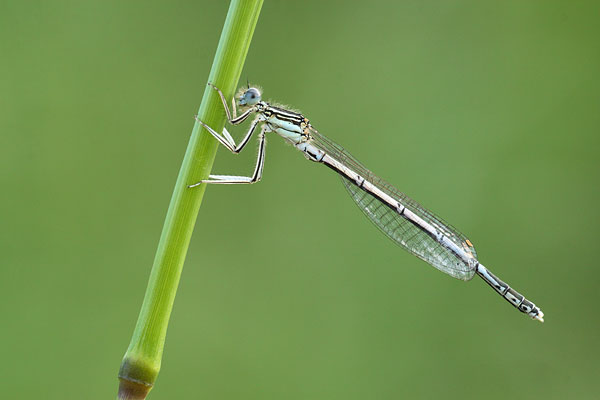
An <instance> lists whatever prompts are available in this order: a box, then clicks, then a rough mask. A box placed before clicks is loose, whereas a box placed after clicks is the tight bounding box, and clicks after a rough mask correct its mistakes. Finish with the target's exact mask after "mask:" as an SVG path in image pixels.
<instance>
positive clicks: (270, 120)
mask: <svg viewBox="0 0 600 400" xmlns="http://www.w3.org/2000/svg"><path fill="white" fill-rule="evenodd" d="M211 86H212V87H213V88H214V89H215V90H216V91H217V93H218V94H219V96H220V98H221V102H222V103H223V107H224V108H225V113H226V115H227V120H228V121H229V123H231V124H232V125H238V124H240V123H242V122H244V121H245V120H246V119H247V118H248V117H250V116H251V115H256V117H255V118H254V120H253V121H252V122H251V123H250V128H249V130H248V132H247V133H246V135H245V136H244V138H243V139H242V141H241V142H240V143H239V144H236V143H235V141H234V139H233V138H232V136H231V134H230V133H229V132H228V131H227V129H223V133H222V134H219V133H218V132H216V131H215V130H214V129H212V128H211V127H209V126H208V125H206V124H205V123H204V122H202V121H200V120H199V119H198V118H196V120H197V121H198V123H200V124H201V125H202V126H203V127H204V128H205V129H206V130H207V131H208V132H209V133H210V134H211V135H213V136H214V137H215V139H217V140H218V141H219V143H221V144H222V145H223V146H225V147H226V148H228V149H229V150H230V151H231V152H233V153H239V152H240V151H242V150H243V149H244V147H245V146H246V145H247V144H248V141H249V140H250V138H251V137H252V134H253V133H254V131H255V130H256V128H257V127H258V126H259V125H260V126H261V128H260V133H259V134H258V140H259V147H258V158H257V161H256V167H255V169H254V173H253V174H252V176H232V175H210V176H209V179H206V180H203V181H200V182H198V183H195V184H193V185H189V187H195V186H198V185H201V184H202V183H214V184H249V183H255V182H258V181H259V180H260V179H261V177H262V172H263V167H264V162H265V134H266V133H267V132H275V133H277V134H279V135H280V136H282V137H283V138H284V139H286V140H287V141H289V142H290V143H291V144H292V145H294V146H295V147H296V148H297V149H298V150H300V151H301V152H302V153H303V154H304V156H305V157H306V158H307V159H309V160H311V161H314V162H317V163H321V164H324V165H326V166H327V167H329V168H331V169H332V170H334V171H335V172H337V173H338V174H339V175H340V176H341V178H342V182H343V183H344V186H345V187H346V189H347V190H348V192H349V193H350V196H352V198H353V199H354V201H355V202H356V204H358V206H359V207H360V208H361V210H362V211H363V212H364V213H365V215H366V216H367V217H369V219H371V221H372V222H373V223H374V224H375V225H376V226H377V227H378V228H379V229H380V230H381V231H382V232H383V233H385V234H386V235H387V236H388V237H389V238H390V239H392V240H393V241H394V242H396V243H397V244H399V245H400V246H402V247H404V248H405V249H406V250H408V251H409V252H411V253H412V254H414V255H416V256H417V257H419V258H421V259H422V260H424V261H426V262H427V263H429V264H430V265H432V266H434V267H435V268H437V269H439V270H440V271H442V272H445V273H447V274H448V275H450V276H452V277H454V278H457V279H462V280H465V281H468V280H470V279H471V278H473V276H474V275H475V274H477V275H479V276H480V277H481V278H482V279H483V280H484V281H485V282H486V283H487V284H488V285H490V286H491V287H492V288H494V289H495V290H496V291H497V292H498V293H499V294H500V295H501V296H502V297H504V298H505V299H506V300H507V301H508V302H509V303H511V304H512V305H513V306H515V307H516V308H517V309H518V310H519V311H521V312H523V313H525V314H527V315H529V316H530V317H532V318H534V319H537V320H538V321H541V322H544V313H543V312H542V310H540V309H539V308H538V307H536V305H535V304H533V303H532V302H531V301H529V300H527V299H526V298H525V297H524V296H523V295H521V294H520V293H518V292H517V291H515V290H513V289H512V288H511V287H510V286H508V285H507V284H506V283H504V282H503V281H501V280H500V279H498V278H497V277H496V276H495V275H494V274H492V273H491V272H490V271H489V270H488V269H487V268H485V267H484V266H483V265H481V264H480V263H479V261H478V260H477V254H476V253H475V248H474V247H473V244H472V243H471V242H470V241H469V239H467V238H466V237H465V236H464V235H463V234H462V233H460V232H458V231H457V230H456V229H454V228H453V227H452V226H450V225H449V224H447V223H445V222H444V221H443V220H442V219H441V218H439V217H437V216H436V215H434V214H433V213H432V212H430V211H428V210H427V209H426V208H424V207H422V206H421V205H419V204H418V203H417V202H416V201H414V200H412V199H410V198H409V197H408V196H406V195H405V194H403V193H401V192H400V191H399V190H398V189H396V188H395V187H394V186H392V185H390V184H389V183H387V182H385V181H384V180H382V179H381V178H379V177H377V176H376V175H375V174H373V173H372V172H371V171H369V170H368V169H367V168H365V167H364V166H363V165H362V164H361V163H360V162H358V161H357V160H356V159H355V158H354V157H352V156H351V155H350V154H349V153H348V152H346V151H345V150H344V149H343V148H342V147H340V146H339V145H337V144H335V143H334V142H332V141H331V140H329V139H328V138H326V137H325V136H323V135H321V134H320V133H319V132H317V131H316V129H314V128H313V127H312V125H311V124H310V122H309V120H308V119H307V118H305V117H304V116H303V115H302V114H300V113H297V112H294V111H290V110H286V109H285V108H282V107H276V106H274V105H271V104H269V103H267V102H265V101H263V100H262V99H261V93H260V91H259V90H258V89H257V88H255V87H250V85H248V87H247V88H243V89H242V90H240V92H239V93H238V95H236V97H234V98H233V99H232V109H231V110H230V109H229V106H228V105H227V100H226V99H225V96H224V95H223V93H222V92H221V90H219V89H218V88H217V87H216V86H214V85H212V84H211ZM238 106H239V107H241V110H242V113H241V114H240V115H239V116H238V115H237V107H238Z"/></svg>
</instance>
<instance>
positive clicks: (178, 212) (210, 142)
mask: <svg viewBox="0 0 600 400" xmlns="http://www.w3.org/2000/svg"><path fill="white" fill-rule="evenodd" d="M262 3H263V1H262V0H232V1H231V5H230V7H229V11H228V13H227V18H226V20H225V25H224V27H223V32H222V34H221V39H220V40H219V45H218V48H217V52H216V55H215V59H214V61H213V65H212V68H211V71H210V75H209V82H211V83H213V84H215V85H216V86H217V87H219V88H220V89H221V90H222V91H223V93H224V94H225V95H226V96H227V97H228V98H231V97H232V96H233V93H234V90H235V88H236V86H237V82H238V80H239V77H240V74H241V72H242V67H243V65H244V60H245V58H246V54H247V52H248V47H249V46H250V41H251V39H252V34H253V32H254V27H255V26H256V22H257V20H258V15H259V13H260V9H261V6H262ZM198 116H199V118H200V119H201V120H202V121H204V122H206V123H207V124H208V125H209V126H212V127H214V128H215V129H216V130H217V131H219V132H220V131H221V130H222V129H223V126H224V124H225V114H224V112H223V106H222V105H221V102H220V100H219V97H218V95H217V93H216V92H215V91H214V90H213V89H211V88H209V87H207V88H206V89H205V91H204V97H203V98H202V103H201V105H200V110H199V111H198ZM200 128H201V127H200V125H199V124H198V123H197V122H196V124H195V125H194V129H193V130H192V136H191V138H190V141H189V143H188V147H187V150H186V152H185V157H184V159H183V164H182V165H181V169H180V171H179V176H178V177H177V182H176V183H175V189H174V191H173V196H172V197H171V203H170V204H169V210H168V212H167V217H166V219H165V223H164V226H163V230H162V234H161V236H160V241H159V243H158V249H157V251H156V256H155V258H154V264H153V266H152V272H151V273H150V280H149V282H148V287H147V289H146V295H145V296H144V303H143V304H142V309H141V311H140V315H139V317H138V321H137V324H136V327H135V330H134V332H133V337H132V338H131V343H130V344H129V348H128V349H127V352H126V353H125V356H124V358H123V361H122V363H121V369H120V370H119V380H120V384H119V399H144V398H146V395H147V394H148V392H149V391H150V389H151V388H152V386H153V385H154V382H155V380H156V377H157V375H158V371H159V370H160V363H161V358H162V353H163V347H164V342H165V336H166V333H167V325H168V323H169V317H170V315H171V309H172V307H173V301H174V300H175V293H176V291H177V286H178V284H179V277H180V276H181V270H182V268H183V262H184V260H185V256H186V253H187V249H188V245H189V242H190V238H191V236H192V231H193V229H194V225H195V223H196V217H197V215H198V210H199V208H200V204H201V203H202V197H203V195H204V190H205V187H206V185H201V186H200V187H197V188H194V189H189V188H188V187H187V186H188V185H189V184H192V183H196V182H198V181H200V180H202V179H205V178H207V177H208V175H209V173H210V170H211V168H212V164H213V161H214V158H215V153H216V150H217V141H216V140H215V139H214V138H213V137H212V136H210V134H208V133H207V132H206V131H204V130H201V129H200Z"/></svg>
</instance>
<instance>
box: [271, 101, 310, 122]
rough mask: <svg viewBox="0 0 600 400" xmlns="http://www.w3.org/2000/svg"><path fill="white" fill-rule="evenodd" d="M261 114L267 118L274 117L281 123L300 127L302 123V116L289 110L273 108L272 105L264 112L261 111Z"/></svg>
mask: <svg viewBox="0 0 600 400" xmlns="http://www.w3.org/2000/svg"><path fill="white" fill-rule="evenodd" d="M263 113H264V114H265V116H267V117H270V116H272V115H274V116H275V117H276V118H277V119H280V120H282V121H288V122H293V123H295V124H298V125H300V123H302V121H304V116H303V115H302V114H300V113H296V112H293V111H289V110H284V109H283V108H279V107H274V106H272V105H268V106H267V107H266V109H265V111H263Z"/></svg>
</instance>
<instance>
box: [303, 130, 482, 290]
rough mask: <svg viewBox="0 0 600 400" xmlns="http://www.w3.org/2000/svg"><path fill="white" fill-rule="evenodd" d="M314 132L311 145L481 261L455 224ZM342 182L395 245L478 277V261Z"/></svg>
mask: <svg viewBox="0 0 600 400" xmlns="http://www.w3.org/2000/svg"><path fill="white" fill-rule="evenodd" d="M311 133H312V141H311V143H312V144H313V145H315V146H316V147H318V148H319V149H320V150H322V151H324V152H325V153H327V154H329V155H330V156H331V157H333V158H335V159H337V160H338V161H340V162H342V163H344V164H345V165H346V166H348V167H349V168H351V169H353V170H354V171H355V172H357V173H358V174H360V176H362V177H364V178H365V179H366V180H367V181H369V182H371V183H372V184H373V185H375V186H377V187H378V188H379V189H381V190H382V191H384V192H385V193H387V194H388V195H390V196H392V197H393V198H394V199H396V200H397V201H399V202H400V203H401V204H402V205H404V206H405V207H406V208H407V209H409V210H411V211H412V212H413V213H415V214H416V215H417V216H419V217H420V218H422V219H423V220H425V221H426V222H428V223H429V224H431V225H433V226H434V227H435V228H436V229H437V230H439V231H440V232H442V234H443V235H444V236H446V237H447V238H448V239H449V240H451V241H452V242H453V243H454V244H456V245H457V246H458V247H459V248H462V249H464V250H465V251H466V252H467V253H470V254H471V255H472V256H473V260H476V259H477V253H476V252H475V248H474V247H473V245H472V244H471V242H470V241H469V240H468V239H467V238H466V237H465V236H464V235H463V234H461V233H460V232H458V231H457V230H456V229H454V228H453V227H452V226H451V225H449V224H447V223H445V222H444V221H443V220H442V219H441V218H439V217H437V216H435V215H434V214H433V213H432V212H430V211H429V210H427V209H426V208H425V207H423V206H421V205H420V204H419V203H417V202H416V201H414V200H412V199H411V198H409V197H408V196H406V195H405V194H403V193H402V192H400V191H399V190H398V189H396V188H395V187H394V186H392V185H391V184H389V183H387V182H385V181H384V180H383V179H381V178H379V177H377V176H376V175H374V174H373V173H372V172H371V171H369V170H368V169H367V168H365V167H364V166H363V165H362V164H361V163H360V162H358V160H356V159H355V158H354V157H352V155H350V154H349V153H348V152H347V151H345V150H344V149H343V148H342V147H341V146H339V145H338V144H336V143H334V142H333V141H331V140H330V139H328V138H326V137H325V136H323V135H321V134H319V133H318V132H317V131H316V130H314V129H313V130H312V132H311ZM342 182H343V183H344V186H345V187H346V189H347V190H348V192H349V193H350V196H352V198H353V199H354V201H355V202H356V204H358V206H359V207H360V209H361V210H362V211H363V212H364V213H365V215H366V216H367V217H369V219H370V220H371V221H372V222H373V223H374V224H375V225H376V226H377V227H378V228H379V229H380V230H381V231H382V232H383V233H385V234H386V235H387V236H388V237H389V238H390V239H392V240H393V241H394V242H396V243H397V244H399V245H400V246H402V247H404V248H405V249H406V250H408V251H409V252H411V253H412V254H414V255H416V256H417V257H419V258H420V259H422V260H424V261H426V262H427V263H429V264H430V265H432V266H433V267H435V268H437V269H439V270H440V271H442V272H445V273H447V274H448V275H450V276H452V277H454V278H457V279H462V280H470V279H471V278H472V277H473V275H474V274H475V266H476V264H477V263H476V262H474V263H470V264H469V263H466V262H465V261H463V260H462V259H460V258H458V257H457V256H456V255H455V254H454V253H453V252H452V251H450V250H449V249H448V248H447V247H445V246H443V245H441V244H440V243H439V242H438V241H437V240H435V239H434V238H432V237H431V236H429V235H428V234H427V233H425V232H423V231H422V230H421V229H419V228H418V227H416V226H415V225H414V224H413V223H412V222H410V221H409V220H407V219H405V218H404V217H402V216H401V215H400V214H398V213H397V212H396V210H394V209H391V208H389V207H388V206H387V205H386V204H385V203H383V202H381V201H380V200H379V199H378V198H376V197H374V196H372V195H371V194H370V193H369V192H367V191H364V190H363V189H360V188H359V187H358V186H356V184H355V183H354V182H352V181H350V180H348V179H347V178H345V177H343V176H342Z"/></svg>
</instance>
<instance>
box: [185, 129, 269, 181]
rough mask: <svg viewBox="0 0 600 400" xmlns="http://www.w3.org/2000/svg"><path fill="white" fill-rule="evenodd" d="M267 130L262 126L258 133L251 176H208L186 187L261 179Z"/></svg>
mask: <svg viewBox="0 0 600 400" xmlns="http://www.w3.org/2000/svg"><path fill="white" fill-rule="evenodd" d="M267 130H268V128H267V127H266V125H263V126H262V129H261V131H260V133H259V134H258V157H257V159H256V167H255V168H254V173H253V174H252V176H235V175H209V179H205V180H202V181H200V182H198V183H194V184H193V185H189V186H188V187H190V188H193V187H196V186H200V185H201V184H203V183H216V184H222V185H236V184H251V183H256V182H258V181H260V179H261V178H262V173H263V167H264V165H265V146H266V144H267V143H266V141H265V132H267Z"/></svg>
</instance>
